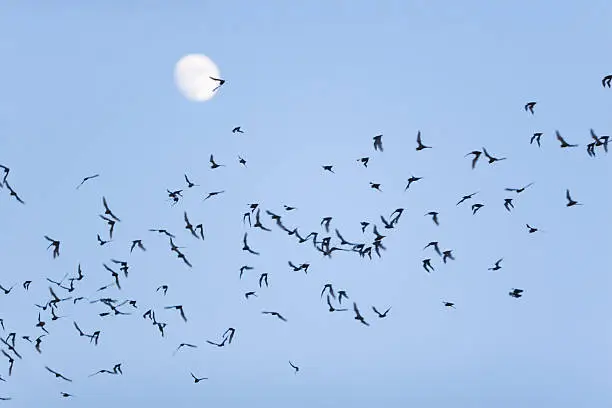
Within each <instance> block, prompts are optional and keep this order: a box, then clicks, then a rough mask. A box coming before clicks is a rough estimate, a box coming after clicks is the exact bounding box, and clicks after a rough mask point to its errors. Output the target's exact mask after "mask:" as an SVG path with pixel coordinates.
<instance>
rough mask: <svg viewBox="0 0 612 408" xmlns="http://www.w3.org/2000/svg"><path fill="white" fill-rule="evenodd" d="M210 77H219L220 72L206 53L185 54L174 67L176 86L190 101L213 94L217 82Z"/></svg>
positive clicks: (209, 96) (207, 97)
mask: <svg viewBox="0 0 612 408" xmlns="http://www.w3.org/2000/svg"><path fill="white" fill-rule="evenodd" d="M210 77H213V78H220V73H219V68H218V67H217V65H216V64H215V63H214V62H213V61H212V60H211V59H210V58H208V57H207V56H206V55H202V54H189V55H185V56H184V57H183V58H181V59H180V60H179V61H178V62H177V63H176V65H175V67H174V82H175V83H176V86H177V88H178V89H179V91H180V92H181V94H183V96H184V97H185V98H187V99H189V100H192V101H197V102H203V101H207V100H209V99H211V98H212V97H213V96H215V93H214V92H213V89H215V87H216V86H217V85H218V83H217V82H215V81H213V80H212V79H210Z"/></svg>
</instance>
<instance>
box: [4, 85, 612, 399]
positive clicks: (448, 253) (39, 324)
mask: <svg viewBox="0 0 612 408" xmlns="http://www.w3.org/2000/svg"><path fill="white" fill-rule="evenodd" d="M211 80H213V81H216V82H217V83H218V86H217V87H216V88H215V89H214V90H215V91H216V90H218V89H219V88H220V87H221V86H222V85H224V84H225V83H226V81H225V80H223V79H219V78H212V77H211ZM602 85H603V86H604V87H608V88H610V87H612V75H607V76H605V77H604V78H603V79H602ZM535 106H536V102H528V103H527V104H526V105H525V106H524V109H525V111H526V112H528V113H531V114H535ZM232 133H244V131H243V130H242V129H241V127H240V126H238V127H235V128H234V129H232ZM542 135H543V134H542V133H540V132H538V133H534V134H533V136H532V137H531V139H530V144H532V145H533V144H534V143H536V144H537V146H538V147H541V137H542ZM555 136H556V139H557V140H558V142H559V143H560V147H561V148H563V149H567V148H575V147H578V146H579V145H578V144H572V143H569V142H567V141H566V140H565V139H564V138H563V137H562V136H561V134H560V133H559V132H558V131H556V134H555ZM609 139H610V137H609V136H598V135H597V134H596V133H595V132H594V131H593V130H592V129H591V130H590V143H587V144H586V150H587V154H588V155H589V156H590V157H596V155H597V149H601V150H603V151H604V152H605V153H607V152H608V142H609ZM416 143H417V146H416V151H417V152H420V151H425V150H428V149H432V148H433V147H432V146H428V145H425V144H424V142H423V140H422V136H421V132H420V131H419V132H418V133H417V137H416ZM373 148H374V151H376V152H379V153H382V152H383V151H384V147H383V135H376V136H374V137H373ZM482 155H484V157H486V159H487V162H488V164H489V165H494V164H495V163H497V162H500V161H503V160H506V157H496V156H494V155H493V154H491V153H490V152H489V151H488V150H487V149H486V148H484V147H483V148H482V149H480V150H474V151H471V152H469V153H468V154H466V157H468V156H470V157H471V168H472V169H474V168H475V166H476V165H477V163H478V161H479V159H480V158H481V156H482ZM370 159H371V158H370V157H361V158H358V159H357V162H358V163H360V165H363V166H364V167H366V168H367V167H368V163H369V162H370ZM209 161H210V168H211V169H212V170H215V169H218V168H220V167H224V166H225V165H223V164H219V163H217V162H215V160H214V157H213V155H211V156H210V160H209ZM238 163H239V164H241V165H243V166H246V160H245V159H243V158H242V157H240V156H238ZM321 167H322V169H323V171H324V172H329V173H335V172H334V169H333V165H332V164H325V165H322V166H321ZM0 171H1V173H0V189H3V190H4V191H6V192H8V196H9V197H10V198H13V199H14V200H16V201H17V202H18V203H21V204H25V201H24V200H23V199H22V198H21V197H20V196H19V194H18V193H17V192H16V190H15V189H14V188H13V186H12V182H10V179H9V175H10V172H11V169H10V168H9V167H8V166H5V165H0ZM99 176H100V175H99V174H94V175H91V176H88V177H85V178H83V179H82V181H81V182H80V184H79V185H78V186H77V187H76V189H77V190H78V189H80V188H81V186H83V184H85V183H86V182H88V181H90V180H93V179H95V178H97V177H99ZM184 178H185V183H186V184H185V187H184V188H183V189H178V190H172V191H171V190H169V189H168V190H166V191H167V193H168V197H169V200H170V201H171V203H172V206H174V205H176V204H177V203H178V202H179V201H180V200H181V199H182V197H183V192H184V191H186V190H189V189H192V188H194V187H198V184H195V183H194V182H192V181H191V180H190V179H189V177H188V176H187V175H184ZM421 179H422V178H421V177H415V176H411V177H410V178H408V180H407V184H406V187H405V189H404V191H406V190H408V189H409V188H410V186H411V185H412V184H413V183H416V182H418V181H419V180H421ZM369 184H370V188H372V189H374V190H378V191H382V189H381V187H382V185H381V184H380V183H375V182H370V183H369ZM533 184H534V183H529V184H527V185H525V186H523V187H520V188H506V189H505V190H506V191H508V192H513V193H515V194H521V193H523V192H524V191H526V190H527V189H528V188H529V187H531V186H532V185H533ZM224 192H225V191H224V190H222V191H213V192H209V193H208V194H207V195H206V196H205V197H204V200H208V199H210V198H212V197H215V196H218V195H220V194H222V193H224ZM476 195H477V192H475V193H471V194H467V195H465V196H463V197H461V198H460V199H459V201H458V202H457V203H456V205H457V206H459V205H461V204H462V203H464V202H468V201H472V202H473V201H474V197H475V196H476ZM565 198H566V200H567V203H566V206H567V207H573V206H577V205H582V204H581V203H580V202H578V201H577V200H575V199H573V198H572V196H571V195H570V190H569V189H567V190H566V192H565ZM482 207H484V204H483V203H479V202H473V204H471V210H472V214H473V215H476V214H477V212H478V211H479V210H480V209H481V208H482ZM102 208H103V210H104V211H103V213H102V214H99V217H100V218H101V219H102V220H103V221H104V222H105V223H106V224H107V226H108V239H104V238H102V237H101V236H100V234H98V235H97V240H98V244H99V245H100V246H104V245H107V244H109V243H110V242H113V233H114V229H115V227H116V226H117V225H118V223H121V222H122V221H121V219H120V218H118V217H117V216H116V215H115V214H114V213H113V211H112V210H111V208H110V205H109V203H108V201H107V199H106V197H104V196H103V197H102ZM504 208H505V209H506V210H507V211H509V212H510V211H512V209H513V208H514V203H513V198H506V199H505V200H504ZM294 210H296V207H292V206H288V205H284V211H285V212H286V213H288V212H291V211H294ZM264 212H265V214H266V215H267V216H269V217H270V222H273V223H274V224H276V227H277V228H278V229H279V230H281V231H283V232H285V233H286V234H287V235H288V236H291V237H293V239H295V240H296V241H297V243H299V244H304V243H306V242H308V241H312V245H313V248H314V249H315V250H316V251H318V252H320V253H321V254H322V255H323V256H325V257H328V258H331V257H332V254H333V253H334V252H336V251H338V252H346V253H352V254H355V255H359V256H360V257H361V258H366V257H367V258H369V259H372V251H374V253H375V254H376V255H377V256H378V257H381V250H386V247H385V246H384V244H383V240H384V238H385V237H386V235H383V234H382V233H381V232H380V230H379V227H378V226H377V225H376V224H374V223H372V222H368V221H361V222H360V225H361V232H362V233H363V236H362V238H360V239H353V240H351V241H355V242H351V241H349V240H347V239H345V238H344V236H343V235H342V234H341V232H340V231H339V230H338V229H337V228H334V233H335V237H336V238H337V243H334V244H332V239H333V238H334V237H333V235H327V236H323V237H321V238H320V239H319V236H320V235H323V232H317V231H312V232H310V233H308V234H307V235H305V236H302V234H300V231H299V230H298V228H297V227H294V228H288V227H287V226H286V225H285V224H284V223H283V216H281V215H279V214H277V213H274V212H272V211H270V210H268V209H266V210H265V211H264ZM403 212H404V209H403V208H398V209H396V210H395V211H393V212H392V213H391V214H390V215H389V216H388V217H387V218H385V216H383V215H381V216H380V221H381V223H382V228H383V232H385V233H389V232H390V230H393V229H395V228H396V227H397V225H398V222H399V219H400V217H401V215H402V214H403ZM425 215H426V216H430V217H431V219H432V222H433V223H434V224H435V225H439V224H440V222H439V213H438V212H436V211H430V212H428V213H426V214H425ZM332 220H333V217H329V216H328V217H324V218H322V220H321V223H320V227H321V228H322V231H324V233H325V234H329V232H330V226H331V223H332ZM183 221H184V224H185V229H186V230H187V231H188V232H189V233H190V234H191V235H192V236H193V237H194V238H195V239H199V240H204V239H205V236H204V227H203V225H202V224H201V223H200V224H197V225H193V224H192V223H191V221H190V220H189V217H188V214H187V212H186V211H185V212H184V213H183ZM242 222H243V224H245V226H246V225H247V224H248V228H252V229H259V230H262V231H265V232H271V231H272V228H269V227H267V226H266V225H264V220H262V212H261V207H260V206H259V204H258V203H251V204H248V209H247V210H246V212H244V213H243V215H242ZM368 228H369V229H370V232H371V234H372V236H371V237H370V236H368V235H366V232H367V230H368ZM526 228H527V232H528V233H529V234H533V233H536V232H538V231H539V230H538V228H536V227H534V226H531V225H529V224H527V225H526ZM149 231H151V232H155V233H158V234H159V235H161V236H163V237H165V238H167V240H168V244H169V247H170V251H171V252H173V253H174V254H176V257H177V258H178V259H179V260H180V261H182V262H183V263H184V264H185V265H186V266H187V267H192V264H191V262H190V261H189V260H188V258H187V257H186V255H185V254H184V253H183V252H182V251H181V249H183V247H179V246H177V245H176V243H175V242H174V240H175V239H176V235H174V234H173V233H171V232H169V231H168V230H166V229H163V228H152V229H150V230H149ZM42 236H43V237H44V239H45V240H46V241H47V242H48V247H47V249H50V250H51V256H52V258H57V257H59V256H60V253H61V252H60V250H61V247H62V245H63V243H62V241H61V240H59V239H57V238H56V237H52V236H49V235H44V234H43V235H42ZM242 244H243V246H242V250H243V251H244V252H246V253H248V254H250V255H254V256H259V255H260V253H259V251H256V250H255V249H253V247H252V246H251V244H250V243H249V241H248V231H247V232H244V235H243V238H242ZM126 245H127V244H126ZM428 248H432V249H433V250H434V251H435V253H436V254H437V255H438V256H439V257H440V258H441V260H442V262H443V263H444V264H446V263H447V262H449V261H452V260H454V259H455V258H454V256H453V251H452V249H444V250H442V249H441V248H440V244H439V242H437V241H433V242H429V243H428V244H427V245H425V247H424V248H423V250H427V249H428ZM136 249H137V250H140V251H146V250H147V249H146V247H145V245H144V243H143V239H136V240H133V241H132V242H131V243H130V253H132V252H133V251H134V250H136ZM502 261H503V258H501V259H499V260H497V261H496V262H495V263H494V265H493V266H491V267H490V268H489V270H491V271H497V270H499V269H501V268H502V266H501V263H502ZM109 263H111V264H113V265H116V266H114V267H111V266H109V264H107V263H103V264H102V267H103V268H104V270H106V271H107V272H109V273H110V276H111V277H112V279H111V278H109V280H110V282H109V283H107V284H105V285H103V286H101V287H100V288H99V289H98V291H97V292H105V291H109V290H110V289H112V288H116V289H117V291H118V292H117V293H116V295H117V294H119V293H120V290H121V281H122V279H127V278H128V274H129V272H128V271H129V264H128V262H127V261H124V260H117V259H110V261H109ZM288 266H289V268H291V270H293V271H296V272H297V271H304V273H306V274H307V273H308V269H309V267H310V264H309V263H301V264H297V265H296V264H295V263H293V262H291V261H289V262H288ZM422 268H423V269H424V270H425V271H426V272H427V273H431V272H432V271H434V266H433V265H432V258H431V257H428V258H425V259H423V260H422ZM252 269H254V267H252V266H249V265H243V266H242V267H241V268H240V275H239V277H240V278H242V276H243V273H244V272H245V271H248V270H252ZM122 275H123V276H122ZM84 278H85V275H84V273H83V270H82V268H81V265H80V264H79V265H78V266H77V272H76V275H75V276H71V277H68V274H66V275H65V276H64V277H63V278H62V279H61V280H59V281H56V280H52V279H50V278H47V281H48V283H49V284H50V285H49V295H50V297H49V298H48V299H46V300H45V301H43V302H41V304H38V303H37V304H35V306H36V307H37V308H38V309H39V311H38V318H37V321H36V323H35V324H33V328H34V329H36V330H40V333H39V334H38V335H36V336H29V335H20V336H18V335H17V333H16V332H9V333H8V335H6V336H1V337H0V341H1V343H2V345H1V351H2V355H3V357H4V358H6V360H7V364H8V367H7V375H8V376H11V375H12V373H13V365H14V363H15V362H16V361H18V360H20V359H22V355H21V353H20V351H18V348H19V349H21V348H22V346H25V345H26V343H30V344H31V346H32V347H33V349H34V350H35V351H36V352H38V353H42V349H41V345H42V342H43V338H44V337H45V336H48V335H51V332H50V331H49V330H48V329H49V328H50V324H49V323H51V322H54V321H56V320H58V319H59V318H61V317H62V316H58V315H57V311H58V310H59V309H60V306H61V305H62V304H63V303H64V302H67V301H71V302H72V303H73V304H74V305H76V304H77V303H78V302H80V301H85V300H88V301H89V302H90V303H100V304H102V305H104V306H105V307H106V310H105V311H104V312H101V313H99V315H100V316H102V317H104V316H117V315H131V314H132V313H131V312H129V311H126V310H125V308H131V309H132V310H133V309H137V308H138V306H137V304H136V303H137V302H136V300H132V299H123V300H118V299H115V298H114V297H112V296H111V295H106V296H100V297H99V298H97V299H89V298H86V297H84V296H77V294H78V291H77V289H78V287H77V285H78V283H80V282H81V281H82V280H83V279H84ZM32 283H33V282H32V281H31V280H26V281H25V282H23V283H22V285H21V287H22V288H23V290H25V291H27V290H29V287H30V284H32ZM258 285H259V288H260V289H261V288H263V287H264V286H265V287H268V274H267V273H262V274H261V275H260V276H259V279H258ZM15 286H16V285H13V286H10V287H8V288H7V287H4V286H2V285H0V291H1V293H3V294H4V295H7V296H8V295H10V294H11V292H12V291H13V289H14V287H15ZM167 290H168V286H167V285H162V286H160V287H158V288H157V292H160V293H161V294H162V295H164V296H165V295H166V292H167ZM60 291H62V296H64V294H65V297H62V296H59V295H58V293H59V292H60ZM523 293H524V291H523V289H518V288H511V289H510V291H509V292H508V295H509V296H511V297H513V298H520V297H521V296H523ZM252 296H257V292H256V291H249V292H246V293H245V294H244V297H245V298H246V299H249V298H250V297H252ZM323 296H325V302H326V304H327V306H328V307H329V309H328V310H329V312H346V311H348V310H349V307H343V306H346V305H347V303H346V302H350V301H349V295H348V294H347V293H346V291H344V290H337V289H335V288H334V287H333V286H332V284H331V283H327V284H325V285H324V286H323V288H322V291H321V293H320V297H321V299H322V298H323ZM343 300H344V301H345V303H342V302H343ZM349 304H350V303H349ZM442 305H443V306H444V307H447V308H455V303H453V302H451V301H446V300H444V301H443V302H442ZM164 309H166V310H175V311H177V312H178V313H179V315H180V317H181V319H182V320H183V321H185V322H187V320H188V319H187V316H186V312H185V310H184V309H183V306H182V305H169V306H165V307H164ZM371 309H372V311H373V312H374V315H375V316H376V317H377V318H379V319H382V318H386V317H387V316H388V314H389V312H390V310H391V307H386V308H384V311H382V312H381V311H380V310H379V309H378V308H376V307H375V306H372V307H371ZM381 310H382V309H381ZM352 312H353V314H354V319H355V320H356V321H358V322H359V323H360V324H363V325H364V326H369V325H370V323H369V321H368V320H369V319H366V316H365V315H364V314H362V312H361V311H360V309H359V307H358V305H357V302H355V301H352ZM261 313H262V314H264V315H268V316H271V317H275V318H277V319H278V320H279V321H282V322H287V321H288V319H287V318H286V317H285V316H283V315H282V314H281V313H280V312H278V311H271V310H264V311H262V312H261ZM142 318H143V319H148V320H149V321H150V322H151V323H152V325H153V326H155V327H156V328H157V330H158V331H159V333H160V335H161V336H164V334H165V330H166V327H167V323H166V322H163V321H161V320H160V314H159V312H156V311H155V310H153V309H148V310H147V311H145V312H144V313H143V314H142ZM49 320H50V321H49ZM8 323H9V322H8V321H7V322H5V320H4V319H2V318H0V327H1V328H2V330H3V332H6V331H9V330H7V329H6V327H5V324H6V325H7V326H8V325H9V324H8ZM73 326H74V328H75V335H78V336H80V337H85V338H87V339H89V342H90V343H92V344H93V345H97V344H98V341H99V336H100V333H101V331H100V330H96V331H93V332H92V333H87V332H86V331H84V330H82V329H81V327H80V326H79V325H78V323H77V322H76V321H74V322H73ZM235 334H236V329H235V328H233V327H230V328H228V329H227V330H226V331H225V332H224V333H223V334H222V335H221V337H220V341H212V340H207V343H208V344H210V345H212V346H215V347H226V346H228V345H230V344H231V343H232V341H233V339H234V336H235ZM18 339H19V340H20V342H21V344H18V342H17V340H18ZM24 342H25V343H24ZM197 347H198V345H196V344H190V343H180V344H179V345H178V347H177V348H176V349H175V350H174V352H173V355H175V354H176V353H178V352H179V351H181V350H182V349H184V348H197ZM289 365H290V367H291V369H293V371H294V373H295V374H297V373H298V372H299V370H300V369H299V367H298V366H297V365H296V364H294V363H293V362H292V361H289ZM45 368H46V370H47V371H49V373H51V374H52V375H53V376H54V377H56V378H57V379H59V380H63V381H66V382H72V380H71V379H70V378H68V377H67V376H65V375H63V374H61V373H60V372H59V371H56V370H54V369H52V368H50V367H47V366H45ZM98 374H107V375H122V374H123V371H122V363H113V367H112V369H101V370H98V371H95V372H94V373H92V374H91V375H90V376H95V375H98ZM189 374H190V375H191V378H192V380H193V382H194V383H199V382H200V381H203V380H207V379H208V378H207V377H198V376H196V375H195V374H194V373H192V372H190V373H189ZM6 381H7V378H5V377H3V376H1V375H0V382H6ZM72 396H73V394H71V393H67V392H61V397H63V398H67V397H72ZM10 399H11V398H10V397H2V396H0V400H10Z"/></svg>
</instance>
